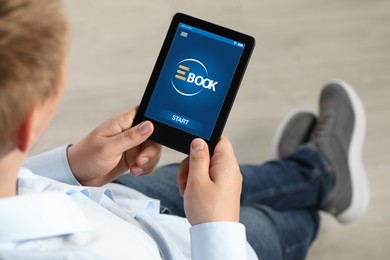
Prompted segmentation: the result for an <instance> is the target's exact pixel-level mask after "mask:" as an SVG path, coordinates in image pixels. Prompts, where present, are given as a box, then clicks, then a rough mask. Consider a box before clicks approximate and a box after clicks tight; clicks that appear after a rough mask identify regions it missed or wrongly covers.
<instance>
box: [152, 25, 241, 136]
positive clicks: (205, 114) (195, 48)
mask: <svg viewBox="0 0 390 260" xmlns="http://www.w3.org/2000/svg"><path fill="white" fill-rule="evenodd" d="M244 48H245V45H244V44H243V43H240V42H237V41H234V40H231V39H228V38H225V37H222V36H219V35H216V34H213V33H210V32H207V31H204V30H201V29H199V28H195V27H193V26H189V25H186V24H183V23H180V24H179V26H178V28H177V31H176V34H175V37H174V39H173V42H172V45H171V47H170V49H169V52H168V55H167V58H166V60H165V63H164V65H163V67H162V70H161V73H160V76H159V79H158V81H157V84H156V87H155V89H154V91H153V93H152V96H151V99H150V102H149V106H148V108H147V110H146V113H145V115H146V116H147V117H149V118H151V119H154V120H156V121H159V122H161V123H164V124H167V125H170V126H172V127H175V128H178V129H180V130H183V131H185V132H188V133H191V134H194V135H197V136H200V137H202V138H205V139H210V137H211V134H212V131H213V129H214V126H215V123H216V121H217V118H218V115H219V113H220V111H221V107H222V105H223V102H224V99H225V97H226V94H227V92H228V89H229V86H230V83H231V81H232V78H233V75H234V72H235V71H236V68H237V65H238V62H239V60H240V57H241V54H242V52H243V50H244Z"/></svg>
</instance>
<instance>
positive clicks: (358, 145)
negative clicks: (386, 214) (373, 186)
mask: <svg viewBox="0 0 390 260" xmlns="http://www.w3.org/2000/svg"><path fill="white" fill-rule="evenodd" d="M365 128H366V118H365V112H364V108H363V104H362V102H361V101H360V98H359V96H358V95H357V94H356V92H355V91H354V90H353V89H352V87H350V86H349V85H348V84H347V83H345V82H343V81H340V80H335V81H331V82H329V83H328V84H327V85H326V86H325V87H324V88H323V90H322V93H321V97H320V113H319V117H318V123H317V125H316V128H315V130H314V132H313V136H312V142H313V143H314V144H315V145H317V147H318V148H319V151H320V153H321V154H322V155H323V156H324V157H325V158H326V159H327V161H328V162H329V163H330V166H331V167H332V170H333V173H334V176H333V177H334V178H333V182H334V183H333V185H334V186H333V189H332V190H331V192H330V194H329V195H328V197H327V198H326V199H325V201H324V202H323V203H322V205H321V209H322V210H324V211H326V212H328V213H330V214H333V215H334V216H335V217H336V219H337V220H338V221H339V222H341V223H344V224H346V223H350V222H353V221H355V220H356V219H358V218H359V217H361V216H362V215H363V213H364V212H365V211H366V209H367V207H368V203H369V188H368V182H367V179H366V173H365V171H364V167H363V162H362V150H363V142H364V136H365Z"/></svg>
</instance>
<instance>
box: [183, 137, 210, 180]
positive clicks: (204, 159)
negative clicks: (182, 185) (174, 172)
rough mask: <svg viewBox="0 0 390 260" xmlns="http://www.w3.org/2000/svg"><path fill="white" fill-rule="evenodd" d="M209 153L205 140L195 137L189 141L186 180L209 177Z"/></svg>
mask: <svg viewBox="0 0 390 260" xmlns="http://www.w3.org/2000/svg"><path fill="white" fill-rule="evenodd" d="M209 170H210V155H209V149H208V146H207V144H206V142H205V141H204V140H202V139H200V138H196V139H194V140H193V141H192V143H191V149H190V162H189V173H188V175H189V176H188V182H191V181H192V180H195V179H196V180H197V181H202V180H205V178H207V179H210V175H209Z"/></svg>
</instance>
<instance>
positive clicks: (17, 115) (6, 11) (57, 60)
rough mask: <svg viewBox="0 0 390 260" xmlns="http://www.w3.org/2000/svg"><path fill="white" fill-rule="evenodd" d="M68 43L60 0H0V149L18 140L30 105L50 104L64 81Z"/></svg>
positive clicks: (53, 106)
mask: <svg viewBox="0 0 390 260" xmlns="http://www.w3.org/2000/svg"><path fill="white" fill-rule="evenodd" d="M67 47H68V29H67V23H66V20H65V18H64V14H63V10H62V5H61V1H60V0H37V1H33V0H1V1H0V155H1V153H2V152H4V150H5V149H6V148H7V147H9V146H11V145H16V146H19V144H18V142H19V140H18V136H19V137H20V135H23V134H26V133H23V127H26V126H25V125H26V124H27V125H28V124H29V123H31V122H30V121H31V120H30V121H28V120H27V121H28V122H26V118H28V117H30V116H31V113H33V110H34V108H36V107H40V106H49V107H51V108H53V109H52V110H54V108H55V105H56V103H57V99H58V96H60V94H61V93H62V88H63V85H64V67H65V63H66V62H65V60H66V59H65V57H66V52H67ZM52 100H53V101H52ZM46 103H53V104H49V105H45V104H46ZM42 115H45V113H43V114H42ZM42 115H40V116H41V117H42ZM46 115H47V116H49V117H50V116H51V114H50V113H46ZM36 121H37V120H36ZM46 121H49V120H46ZM38 122H39V120H38ZM32 123H34V122H32ZM27 127H31V128H34V127H36V126H34V125H33V126H31V125H29V126H27ZM41 128H43V127H42V126H41ZM21 131H22V132H21ZM42 131H43V130H42ZM38 132H39V131H38ZM22 146H23V145H22ZM19 148H20V147H19ZM22 148H27V147H22Z"/></svg>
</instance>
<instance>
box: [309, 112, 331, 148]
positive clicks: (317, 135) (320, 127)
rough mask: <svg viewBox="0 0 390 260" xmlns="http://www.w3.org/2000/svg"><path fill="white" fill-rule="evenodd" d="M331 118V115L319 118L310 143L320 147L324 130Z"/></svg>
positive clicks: (327, 114) (325, 114) (323, 115)
mask: <svg viewBox="0 0 390 260" xmlns="http://www.w3.org/2000/svg"><path fill="white" fill-rule="evenodd" d="M331 117H332V115H331V113H329V112H328V113H324V114H322V115H320V116H319V118H318V122H317V124H316V126H315V128H314V131H313V133H312V136H311V141H312V142H313V143H314V144H315V145H317V146H321V139H322V137H323V136H324V135H325V133H326V132H327V131H326V129H327V128H328V127H329V119H330V118H331Z"/></svg>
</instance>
